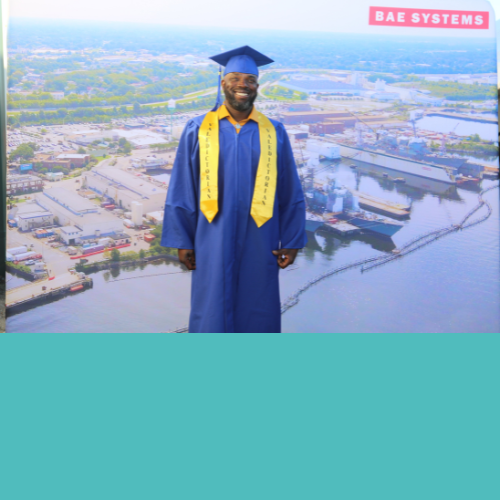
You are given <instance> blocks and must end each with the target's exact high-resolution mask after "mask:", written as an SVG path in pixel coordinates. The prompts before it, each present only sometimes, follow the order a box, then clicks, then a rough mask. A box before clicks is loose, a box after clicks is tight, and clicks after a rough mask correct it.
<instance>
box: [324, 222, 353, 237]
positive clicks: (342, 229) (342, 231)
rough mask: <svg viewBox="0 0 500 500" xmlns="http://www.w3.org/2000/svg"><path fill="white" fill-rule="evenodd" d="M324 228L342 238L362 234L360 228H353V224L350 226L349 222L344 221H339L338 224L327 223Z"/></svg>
mask: <svg viewBox="0 0 500 500" xmlns="http://www.w3.org/2000/svg"><path fill="white" fill-rule="evenodd" d="M323 227H324V229H326V230H327V231H330V232H332V233H335V234H338V235H340V236H349V235H351V234H359V233H361V229H360V228H359V227H358V226H353V225H352V224H349V222H346V221H343V220H339V221H338V222H325V224H324V225H323Z"/></svg>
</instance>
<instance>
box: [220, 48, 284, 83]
mask: <svg viewBox="0 0 500 500" xmlns="http://www.w3.org/2000/svg"><path fill="white" fill-rule="evenodd" d="M210 59H212V61H215V62H216V63H219V64H220V65H221V66H225V68H226V69H225V70H224V76H226V75H227V74H228V73H248V74H250V75H256V76H259V70H258V67H259V66H264V65H265V64H270V63H272V62H274V61H273V60H272V59H270V58H269V57H267V56H265V55H264V54H261V53H260V52H257V51H256V50H255V49H252V47H249V46H248V45H245V46H243V47H239V48H237V49H233V50H229V51H228V52H223V53H222V54H219V55H217V56H212V57H210Z"/></svg>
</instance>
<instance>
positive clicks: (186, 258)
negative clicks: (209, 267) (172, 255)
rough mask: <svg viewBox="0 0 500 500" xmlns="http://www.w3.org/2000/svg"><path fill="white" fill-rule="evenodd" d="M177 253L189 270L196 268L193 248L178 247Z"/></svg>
mask: <svg viewBox="0 0 500 500" xmlns="http://www.w3.org/2000/svg"><path fill="white" fill-rule="evenodd" d="M177 254H178V256H179V260H180V262H181V264H184V265H185V266H186V267H187V268H188V269H189V270H190V271H194V270H195V269H196V257H195V255H194V250H189V249H188V250H186V249H182V248H178V249H177Z"/></svg>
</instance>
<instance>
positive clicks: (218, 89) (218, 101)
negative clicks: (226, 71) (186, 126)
mask: <svg viewBox="0 0 500 500" xmlns="http://www.w3.org/2000/svg"><path fill="white" fill-rule="evenodd" d="M221 75H222V66H219V86H218V87H217V100H216V101H215V107H214V108H213V109H212V111H217V110H218V109H219V107H220V106H221V104H222V96H221V94H220V87H221V83H220V82H221Z"/></svg>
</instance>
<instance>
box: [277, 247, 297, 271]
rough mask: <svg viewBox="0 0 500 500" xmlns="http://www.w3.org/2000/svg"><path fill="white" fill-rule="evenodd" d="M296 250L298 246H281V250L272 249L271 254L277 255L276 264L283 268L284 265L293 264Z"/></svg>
mask: <svg viewBox="0 0 500 500" xmlns="http://www.w3.org/2000/svg"><path fill="white" fill-rule="evenodd" d="M298 251H299V249H298V248H282V249H281V250H273V254H274V255H276V257H277V261H278V266H280V267H281V269H285V267H288V266H289V265H290V264H293V262H294V260H295V257H297V253H298Z"/></svg>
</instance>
